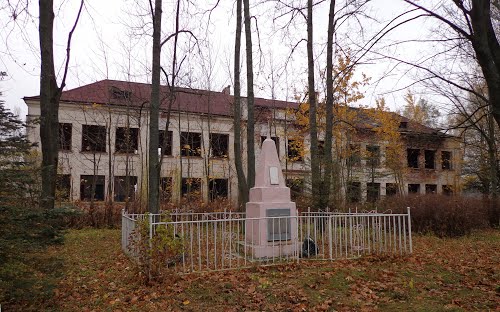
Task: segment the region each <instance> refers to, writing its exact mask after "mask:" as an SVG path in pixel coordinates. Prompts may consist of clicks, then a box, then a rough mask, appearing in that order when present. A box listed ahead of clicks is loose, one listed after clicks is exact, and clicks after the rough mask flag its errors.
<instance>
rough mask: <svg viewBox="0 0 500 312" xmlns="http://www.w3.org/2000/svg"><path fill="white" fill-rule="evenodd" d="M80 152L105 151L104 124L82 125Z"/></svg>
mask: <svg viewBox="0 0 500 312" xmlns="http://www.w3.org/2000/svg"><path fill="white" fill-rule="evenodd" d="M82 152H106V127H105V126H95V125H83V126H82Z"/></svg>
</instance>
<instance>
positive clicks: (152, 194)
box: [148, 0, 162, 213]
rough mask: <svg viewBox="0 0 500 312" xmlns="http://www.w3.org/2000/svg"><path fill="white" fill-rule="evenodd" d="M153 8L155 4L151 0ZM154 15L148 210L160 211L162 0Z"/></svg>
mask: <svg viewBox="0 0 500 312" xmlns="http://www.w3.org/2000/svg"><path fill="white" fill-rule="evenodd" d="M149 3H150V5H151V9H152V8H153V5H152V3H151V0H150V2H149ZM151 14H152V17H153V50H152V52H153V60H152V66H153V67H152V71H151V102H150V112H149V166H148V168H149V188H148V211H149V212H151V213H158V211H159V204H158V201H159V190H158V188H159V185H160V181H159V180H160V175H159V168H160V167H159V159H158V158H159V157H158V145H159V143H158V142H159V129H158V123H159V116H160V70H161V68H160V66H161V64H160V54H161V15H162V0H155V5H154V11H153V10H152V12H151Z"/></svg>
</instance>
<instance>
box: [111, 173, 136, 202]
mask: <svg viewBox="0 0 500 312" xmlns="http://www.w3.org/2000/svg"><path fill="white" fill-rule="evenodd" d="M127 178H128V181H127ZM136 187H137V177H133V176H128V177H127V176H122V177H115V185H114V188H115V201H117V202H124V201H127V200H129V201H131V200H134V199H135V190H136Z"/></svg>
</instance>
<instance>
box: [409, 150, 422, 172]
mask: <svg viewBox="0 0 500 312" xmlns="http://www.w3.org/2000/svg"><path fill="white" fill-rule="evenodd" d="M418 156H420V150H418V149H413V148H409V149H407V150H406V158H407V160H408V167H409V168H418Z"/></svg>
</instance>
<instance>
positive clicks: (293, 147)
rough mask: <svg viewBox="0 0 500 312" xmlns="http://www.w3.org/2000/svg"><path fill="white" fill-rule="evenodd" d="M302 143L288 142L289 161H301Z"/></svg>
mask: <svg viewBox="0 0 500 312" xmlns="http://www.w3.org/2000/svg"><path fill="white" fill-rule="evenodd" d="M303 153H304V142H303V141H299V140H292V139H290V140H288V150H287V154H288V160H290V161H303V160H304V157H303Z"/></svg>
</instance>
